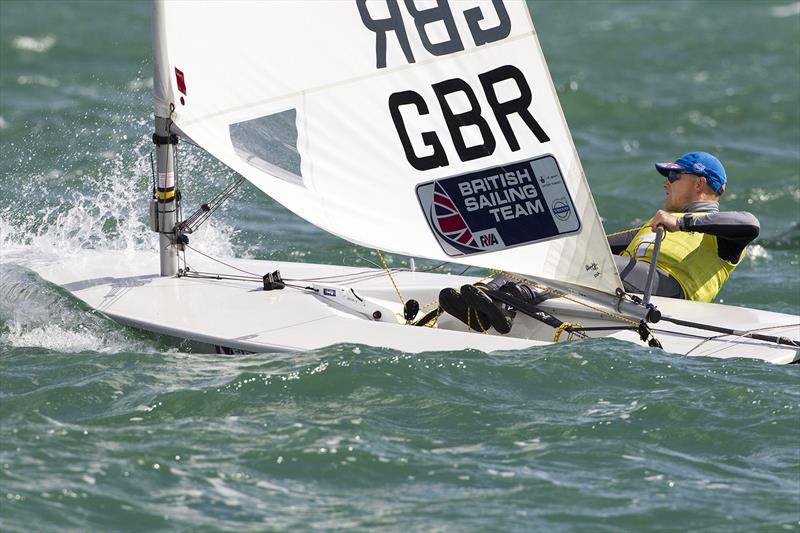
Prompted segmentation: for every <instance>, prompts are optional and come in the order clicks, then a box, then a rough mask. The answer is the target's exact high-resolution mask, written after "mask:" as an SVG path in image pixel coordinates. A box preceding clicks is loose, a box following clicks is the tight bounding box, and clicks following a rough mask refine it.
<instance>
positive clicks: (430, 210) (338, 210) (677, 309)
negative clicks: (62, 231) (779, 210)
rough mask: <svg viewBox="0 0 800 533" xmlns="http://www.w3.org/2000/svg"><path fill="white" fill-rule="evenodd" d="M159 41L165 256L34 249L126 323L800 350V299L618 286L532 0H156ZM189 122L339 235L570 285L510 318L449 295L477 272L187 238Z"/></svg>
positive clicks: (306, 341)
mask: <svg viewBox="0 0 800 533" xmlns="http://www.w3.org/2000/svg"><path fill="white" fill-rule="evenodd" d="M212 35H213V39H212V38H210V36H212ZM153 45H154V88H153V93H154V97H155V134H154V136H153V140H154V143H155V144H156V149H155V151H156V168H157V178H156V181H157V184H156V187H155V189H156V190H155V197H154V199H153V202H152V204H151V215H152V216H151V220H152V226H153V229H154V230H156V231H158V232H159V239H160V250H161V251H160V273H158V274H157V273H156V268H155V263H154V261H155V258H154V257H151V256H150V255H149V254H146V253H144V252H113V253H112V252H105V251H89V252H83V251H82V253H81V254H80V255H79V256H76V257H75V258H73V259H70V260H64V261H60V262H59V263H58V264H42V265H39V266H38V267H37V270H38V271H39V272H40V274H41V275H42V276H43V277H44V278H46V279H48V280H50V281H52V282H54V283H56V284H59V285H61V286H63V287H65V288H66V289H67V290H69V291H70V292H71V293H73V294H74V295H75V296H77V297H78V298H80V299H82V300H84V301H86V302H87V303H88V304H89V305H91V306H93V307H94V308H96V309H98V310H100V311H102V312H103V313H105V314H106V315H108V316H109V317H111V318H113V319H115V320H117V321H119V322H121V323H123V324H127V325H132V326H135V327H138V328H142V329H145V330H149V331H153V332H158V333H163V334H167V335H171V336H175V337H178V338H185V339H191V340H193V341H198V342H203V343H206V344H208V345H211V346H214V347H216V349H217V350H222V351H225V352H227V353H232V352H236V351H247V352H264V351H275V350H310V349H315V348H321V347H324V346H327V345H331V344H334V343H361V344H368V345H375V346H384V347H388V348H392V349H398V350H403V351H410V352H421V351H430V350H457V349H464V348H476V349H480V350H483V351H487V352H488V351H496V350H508V349H520V348H526V347H530V346H536V345H544V344H550V343H553V342H565V341H567V340H568V339H570V338H575V337H579V338H583V337H611V338H616V339H622V340H626V341H630V342H634V343H639V344H643V343H644V344H645V345H646V344H650V345H651V346H662V347H663V349H664V350H666V351H669V352H673V353H676V354H685V355H690V356H713V357H721V358H725V357H750V358H759V359H764V360H767V361H771V362H775V363H790V362H795V361H798V360H800V348H798V343H797V340H798V339H800V317H797V316H793V315H786V314H779V313H772V312H767V311H761V310H754V309H745V308H740V307H731V306H723V305H717V304H705V303H697V302H690V301H682V300H670V299H665V298H657V297H653V298H648V295H644V298H643V299H642V298H639V297H637V296H636V295H629V294H625V291H624V290H623V288H622V283H621V281H620V277H619V273H618V272H617V270H616V268H615V265H614V262H613V260H612V256H611V251H610V249H609V246H608V243H607V241H606V238H605V231H604V228H603V225H602V223H601V221H600V217H599V216H598V212H597V209H596V206H595V203H594V200H593V198H592V194H591V192H590V189H589V185H588V183H587V181H586V178H585V175H584V172H583V169H582V167H581V163H580V160H579V158H578V154H577V152H576V150H575V146H574V144H573V141H572V137H571V135H570V131H569V129H568V127H567V124H566V121H565V119H564V115H563V112H562V110H561V106H560V103H559V100H558V97H557V95H556V92H555V88H554V86H553V83H552V81H551V79H550V74H549V71H548V69H547V65H546V63H545V59H544V56H543V55H542V52H541V48H540V46H539V42H538V39H537V35H536V31H535V30H534V27H533V25H532V22H531V18H530V15H529V13H528V9H527V6H526V4H525V2H518V1H508V0H507V1H503V0H491V1H489V0H485V1H478V0H475V1H473V0H465V1H460V2H453V3H448V2H445V1H441V2H415V1H411V0H406V1H398V0H376V1H369V2H367V1H365V0H348V1H340V2H314V3H311V2H297V1H285V2H284V1H279V0H272V1H269V2H263V3H259V2H249V1H248V2H217V1H206V2H179V1H174V2H173V1H165V0H155V2H154V4H153ZM181 140H184V141H189V142H191V143H194V144H196V145H198V146H200V147H202V148H203V149H204V150H206V151H207V152H208V153H209V154H211V155H212V156H214V157H215V158H217V159H218V160H220V161H221V162H223V163H224V164H226V165H227V166H229V167H230V168H232V169H233V170H235V171H236V172H237V173H238V174H240V175H241V176H243V177H244V178H246V179H247V180H249V181H250V182H251V183H252V184H254V185H255V186H256V187H258V188H259V189H261V190H262V191H264V192H265V193H266V194H268V195H270V196H271V197H272V198H274V199H275V200H277V201H278V202H280V203H281V204H283V205H284V206H286V207H287V208H288V209H290V210H292V211H293V212H295V213H296V214H298V215H299V216H301V217H303V218H304V219H306V220H307V221H308V222H310V223H312V224H314V225H316V226H318V227H320V228H322V229H324V230H326V231H328V232H330V233H332V234H334V235H337V236H339V237H341V238H343V239H346V240H348V241H351V242H353V243H356V244H359V245H362V246H367V247H370V248H376V249H381V250H388V251H391V252H394V253H398V254H404V255H407V256H411V257H423V258H427V259H432V260H440V261H448V262H455V263H460V264H463V265H471V266H475V267H482V268H485V269H491V270H490V271H492V272H503V273H506V274H508V275H510V276H512V277H515V278H517V279H520V280H522V281H524V282H526V283H530V284H534V285H535V286H537V287H540V288H541V289H542V290H550V291H557V293H558V294H560V295H562V297H560V298H555V299H550V300H547V301H546V302H544V303H543V304H540V305H539V306H537V307H535V308H526V307H525V306H524V305H521V304H520V305H519V306H518V307H517V309H518V312H517V318H516V320H515V322H514V325H513V329H512V330H511V332H510V333H509V334H508V335H498V334H496V333H495V332H494V331H493V330H489V331H488V332H486V331H481V330H482V329H483V327H482V326H481V325H479V324H470V325H465V324H462V323H461V322H459V321H458V320H456V319H455V318H453V317H451V316H448V315H446V314H441V313H440V312H438V311H437V309H438V305H437V301H436V299H437V297H438V293H439V291H440V290H441V289H442V288H444V287H459V286H461V285H463V284H467V283H474V282H476V281H478V278H475V277H465V276H451V275H445V274H437V273H424V272H415V271H413V269H393V270H390V269H389V268H388V267H387V268H386V269H385V270H381V269H364V268H354V267H341V266H330V265H314V264H304V263H279V262H270V261H254V260H230V259H226V260H225V262H224V264H223V263H221V262H219V261H216V260H213V258H209V257H207V256H205V255H203V254H201V253H198V252H197V251H195V249H194V248H193V245H194V243H192V244H191V245H190V244H189V237H190V236H191V232H192V230H193V229H194V228H196V226H197V224H199V223H200V222H202V220H203V219H205V218H206V217H207V216H208V215H209V214H210V212H211V211H213V209H214V208H216V207H217V204H218V202H217V203H214V202H212V203H209V204H207V205H204V206H203V208H201V209H200V210H198V211H197V212H196V213H194V214H193V215H191V216H189V217H187V218H183V217H182V210H181V205H180V202H181V199H180V194H179V192H178V185H179V184H178V180H177V177H176V176H177V167H176V159H177V157H176V154H177V151H178V143H179V142H180V141H181ZM229 193H230V190H229V191H227V192H224V194H222V195H221V197H224V196H225V195H226V194H229ZM200 248H202V247H201V246H200ZM121 254H122V256H121ZM159 274H160V275H159ZM510 303H512V304H513V303H515V302H510ZM417 308H419V310H417Z"/></svg>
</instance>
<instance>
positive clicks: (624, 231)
mask: <svg viewBox="0 0 800 533" xmlns="http://www.w3.org/2000/svg"><path fill="white" fill-rule="evenodd" d="M649 227H650V224H645V225H644V226H639V227H638V228H631V229H624V230H622V231H617V232H616V233H609V234H607V235H606V237H616V236H617V235H622V234H623V233H630V232H632V231H639V230H642V229H644V228H649Z"/></svg>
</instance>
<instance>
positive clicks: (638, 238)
mask: <svg viewBox="0 0 800 533" xmlns="http://www.w3.org/2000/svg"><path fill="white" fill-rule="evenodd" d="M686 214H687V213H672V215H674V216H676V217H682V216H684V215H686ZM691 214H692V215H694V216H705V215H707V214H708V213H691ZM652 221H653V219H652V218H651V219H650V220H648V221H647V225H646V226H645V227H644V228H642V229H641V230H639V231H638V232H637V233H636V235H634V237H633V240H632V241H631V242H630V244H629V245H628V247H627V248H625V250H624V251H623V252H622V253H621V254H620V255H623V256H626V257H632V258H634V259H636V260H637V261H644V262H646V263H650V262H651V260H652V255H653V244H654V243H655V238H656V234H655V233H654V232H653V231H651V230H650V224H651V223H652ZM744 254H745V252H744V251H742V255H741V256H740V257H739V260H738V261H737V262H736V263H729V262H728V261H725V260H724V259H722V258H720V257H719V255H717V237H716V236H715V235H709V234H707V233H699V232H696V231H675V232H666V233H665V237H664V240H662V241H661V250H660V251H659V255H658V268H660V269H661V270H663V271H664V272H666V273H667V274H669V275H670V276H672V277H673V278H675V280H676V281H677V282H678V284H679V285H680V286H681V289H683V295H684V298H686V299H687V300H697V301H700V302H710V301H711V300H713V299H714V298H715V297H716V296H717V293H718V292H719V290H720V289H721V288H722V285H723V284H724V283H725V280H727V279H728V276H730V275H731V272H733V269H735V268H736V266H737V265H738V264H739V263H740V262H741V260H742V258H743V257H744Z"/></svg>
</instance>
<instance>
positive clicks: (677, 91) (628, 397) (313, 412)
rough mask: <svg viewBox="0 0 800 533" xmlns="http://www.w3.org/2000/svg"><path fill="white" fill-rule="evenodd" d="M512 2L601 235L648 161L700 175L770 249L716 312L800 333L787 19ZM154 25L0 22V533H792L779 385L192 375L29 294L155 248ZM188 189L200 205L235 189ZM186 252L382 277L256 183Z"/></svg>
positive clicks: (798, 128) (524, 377)
mask: <svg viewBox="0 0 800 533" xmlns="http://www.w3.org/2000/svg"><path fill="white" fill-rule="evenodd" d="M530 6H531V8H532V11H533V18H534V23H535V24H536V28H537V31H538V33H539V39H540V41H541V43H542V46H543V49H544V52H545V56H546V57H547V60H548V63H549V66H550V69H551V73H552V76H553V79H554V82H555V83H556V85H557V87H558V90H559V96H560V98H561V103H562V106H563V108H564V112H565V114H566V117H567V120H568V122H569V124H570V128H571V130H572V133H573V136H574V139H575V143H576V146H577V149H578V152H579V154H580V157H581V160H582V163H583V166H584V169H585V171H586V174H587V176H588V179H589V183H590V185H591V187H592V191H593V193H594V196H595V199H596V202H597V205H598V210H599V212H600V214H601V216H602V217H603V219H604V224H605V227H606V229H607V230H608V231H614V230H617V229H622V228H626V227H630V226H631V225H633V224H637V223H640V222H641V221H643V220H645V219H647V218H649V217H650V216H651V215H652V213H653V212H654V211H655V210H656V209H657V208H658V207H660V206H661V204H662V202H663V192H662V190H661V188H660V183H661V179H660V178H659V177H658V176H657V175H656V173H655V172H654V170H653V167H652V163H653V162H654V161H666V160H670V159H674V158H675V157H677V156H678V155H680V154H682V153H684V152H686V151H690V150H707V151H711V152H713V153H716V154H717V155H718V156H719V157H720V158H721V159H722V161H723V162H724V164H725V166H726V169H727V171H728V176H729V179H730V183H729V187H728V193H727V194H726V195H725V196H724V197H723V208H725V209H731V210H747V211H750V212H752V213H753V214H755V215H756V216H757V217H758V218H759V220H760V221H761V225H762V230H761V236H760V237H759V239H758V240H757V241H756V242H755V243H754V244H753V245H751V246H750V248H749V250H748V252H749V254H748V257H747V259H746V260H745V261H744V262H743V264H742V265H741V266H740V267H739V268H738V269H737V270H736V272H735V273H734V275H733V276H732V278H731V280H730V281H729V282H728V283H727V285H726V286H725V287H724V289H723V290H722V292H721V293H720V295H719V298H718V301H723V302H724V303H726V304H732V305H745V306H749V307H756V308H761V309H770V310H774V311H780V312H788V313H793V314H800V268H798V263H800V4H797V3H790V2H731V1H716V2H701V3H698V2H600V1H593V2H571V1H561V2H531V3H530ZM149 9H150V7H149V4H148V3H144V2H122V1H120V2H21V1H14V0H12V1H9V0H2V1H0V154H1V155H2V156H1V157H0V530H3V531H56V530H57V531H61V530H75V531H86V530H101V531H120V530H124V531H152V530H177V531H217V530H227V531H263V530H297V529H301V530H306V529H348V530H349V529H368V528H380V529H387V530H408V529H410V530H422V531H429V530H443V531H450V530H453V531H465V530H486V531H503V530H516V531H531V530H533V531H620V530H628V531H645V530H646V531H687V530H691V531H743V532H744V531H747V532H750V531H783V530H800V379H799V377H800V367H799V366H798V365H793V366H785V367H783V366H772V365H768V364H764V363H761V362H755V361H745V360H727V361H719V360H714V359H705V358H698V359H684V358H679V357H675V356H671V355H668V354H664V353H660V352H658V351H656V350H653V349H648V348H643V347H638V346H634V345H631V344H627V343H622V342H614V341H611V342H608V341H590V342H579V343H568V344H560V345H557V346H551V347H547V348H537V349H529V350H523V351H516V352H508V353H503V354H492V355H487V354H484V353H481V352H474V351H460V352H446V353H426V354H422V355H409V354H404V353H399V352H392V351H388V350H384V349H380V348H376V347H367V346H353V345H338V346H333V347H330V348H327V349H324V350H320V351H316V352H310V353H304V354H293V355H278V354H254V355H249V356H243V357H227V356H219V355H203V354H196V353H195V354H189V353H186V350H187V347H186V346H182V345H179V344H175V343H173V342H170V341H168V340H166V339H163V338H160V337H155V336H152V335H148V334H144V333H141V332H138V331H135V330H131V329H128V328H124V327H121V326H119V325H117V324H115V323H114V322H112V321H110V320H108V319H106V318H105V317H103V316H102V315H99V314H97V313H95V312H93V311H92V310H90V309H88V308H87V307H86V306H85V305H83V304H82V303H80V302H78V301H76V300H75V299H74V298H72V297H71V296H69V294H68V293H66V292H65V291H63V290H61V289H58V288H56V287H53V286H52V285H49V284H47V283H46V282H44V281H42V280H41V279H40V278H38V277H37V276H36V275H35V274H33V273H32V272H31V271H30V270H29V269H28V268H26V266H29V265H30V264H32V262H34V261H36V259H37V257H40V256H42V255H44V254H49V253H53V252H56V253H57V252H58V250H74V249H76V248H82V247H83V248H86V247H101V246H102V247H112V248H116V249H126V248H138V249H149V248H152V247H153V236H152V234H151V233H149V232H148V231H147V230H146V228H145V227H144V223H145V218H144V216H143V214H144V213H143V211H144V199H145V198H146V197H147V194H148V191H149V183H150V182H149V179H150V178H149V172H150V170H149V165H150V163H149V159H148V154H149V151H150V148H151V144H150V142H149V136H150V135H151V134H152V126H151V112H152V106H151V100H150V92H149V91H150V84H151V77H152V76H151V74H150V59H149V58H150V36H149ZM181 165H182V172H183V176H184V182H183V183H184V192H185V195H186V197H187V198H188V200H187V201H188V202H189V203H190V204H191V205H196V204H197V203H199V202H201V201H203V200H205V199H207V197H208V195H210V194H212V193H213V192H214V191H215V190H217V188H218V187H220V186H222V185H224V184H226V183H228V181H229V179H230V177H231V175H230V173H229V172H228V171H226V170H225V169H224V168H222V167H221V166H220V165H218V164H217V163H215V162H214V161H211V160H209V158H207V157H206V156H204V155H203V154H202V153H199V152H197V151H195V150H193V149H191V148H189V147H184V148H182V161H181ZM200 242H202V245H203V249H204V250H205V251H208V252H210V253H213V254H215V255H219V256H249V257H256V258H270V259H288V260H294V261H298V260H299V261H313V262H321V263H335V264H349V265H364V264H367V260H368V259H369V258H370V257H371V256H370V251H369V250H365V249H362V248H359V247H357V246H354V245H351V244H349V243H346V242H344V241H341V240H339V239H337V238H335V237H332V236H330V235H328V234H326V233H324V232H321V231H320V230H317V229H316V228H313V227H311V226H310V225H308V224H307V223H305V222H303V221H302V220H300V219H299V218H297V217H296V216H294V215H293V214H291V213H289V212H288V211H286V210H285V209H283V208H282V207H280V206H278V205H277V204H275V203H274V202H273V201H272V200H270V199H268V198H266V197H264V196H263V195H262V194H261V193H260V192H258V191H257V190H256V189H255V188H254V187H250V186H245V188H244V189H243V190H242V191H240V193H238V196H237V202H236V203H235V204H231V205H230V206H229V207H228V208H227V209H225V210H223V212H221V214H220V216H219V217H218V218H217V219H216V220H214V222H213V223H212V225H211V226H210V227H208V228H206V229H205V230H204V231H203V232H202V233H201V234H199V235H197V236H196V237H195V240H194V243H195V244H197V243H200ZM12 250H13V251H14V252H15V253H14V254H13V257H15V260H14V261H13V262H10V261H7V260H3V253H4V251H6V252H7V251H12ZM20 250H23V251H24V254H23V255H22V257H25V259H19V258H20V257H21V256H20V254H19V253H18V252H19V251H20ZM6 256H7V257H11V254H6ZM388 259H389V261H390V262H391V261H397V262H399V261H402V260H404V258H401V257H399V256H392V255H389V256H388ZM422 263H424V262H422Z"/></svg>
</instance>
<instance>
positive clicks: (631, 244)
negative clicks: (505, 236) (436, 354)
mask: <svg viewBox="0 0 800 533" xmlns="http://www.w3.org/2000/svg"><path fill="white" fill-rule="evenodd" d="M656 170H658V172H659V173H660V174H661V175H662V176H664V178H665V180H664V183H663V187H664V191H665V192H666V194H667V197H666V200H665V201H664V209H660V210H658V211H656V214H655V215H654V216H653V218H651V219H650V220H649V221H648V222H647V224H645V225H644V226H642V227H641V228H634V229H631V230H629V231H626V232H621V233H619V234H615V235H613V236H611V237H609V239H608V242H609V245H610V246H611V251H612V253H614V254H615V255H614V261H615V263H616V265H617V269H618V270H619V273H620V277H621V278H622V283H623V286H624V288H625V290H626V291H628V292H634V293H643V292H644V287H645V284H646V280H647V272H648V270H649V268H650V262H651V259H652V251H653V244H654V243H655V237H656V233H655V231H656V228H658V227H659V226H661V227H663V228H664V229H665V230H666V231H667V234H666V236H665V238H664V240H663V241H662V243H661V250H660V252H659V256H658V261H657V264H656V275H655V276H653V278H654V279H653V287H652V294H654V295H657V296H666V297H671V298H684V299H687V300H697V301H703V302H710V301H712V300H713V299H714V297H715V296H716V295H717V293H718V292H719V290H720V289H721V288H722V285H723V284H724V283H725V281H726V280H727V279H728V276H730V274H731V272H733V270H734V269H735V268H736V266H737V265H738V264H739V262H740V261H741V260H742V258H743V257H744V254H745V248H746V247H747V245H748V244H750V242H752V241H753V239H755V238H756V237H758V233H759V229H760V227H759V223H758V220H757V219H756V217H754V216H753V215H752V214H750V213H747V212H744V211H739V212H721V211H720V210H719V198H720V196H722V195H723V194H724V193H725V185H726V183H727V177H726V174H725V168H724V167H723V166H722V163H720V161H719V159H717V158H716V157H714V156H713V155H711V154H709V153H707V152H689V153H687V154H684V155H682V156H681V157H680V158H678V159H677V160H676V161H675V162H674V163H656ZM487 289H489V290H491V289H494V290H497V289H499V290H501V291H504V292H508V293H510V294H512V295H513V296H515V297H517V298H522V299H524V300H526V301H529V302H531V303H534V304H535V303H538V302H541V301H542V300H544V299H545V298H546V297H547V296H546V295H545V294H540V293H538V292H537V291H535V290H534V289H532V288H531V287H530V286H527V285H523V284H519V283H514V282H512V281H511V280H510V279H508V278H505V277H503V276H497V277H496V278H494V279H493V280H491V281H490V282H489V283H487V284H476V285H464V286H463V287H461V292H460V293H459V292H458V291H456V290H455V289H444V290H442V291H441V292H440V293H439V303H440V305H441V306H442V309H444V310H445V311H446V312H448V313H450V314H452V315H454V316H456V317H457V318H459V319H460V320H462V321H463V322H467V323H469V324H470V325H471V327H475V328H476V329H477V328H481V327H482V328H484V329H488V324H491V326H493V327H494V328H495V329H496V330H497V331H498V332H500V333H508V332H509V331H510V330H511V325H512V321H513V318H514V314H515V312H514V309H512V308H509V307H508V306H506V305H503V304H501V303H500V302H496V301H493V300H492V299H491V297H490V296H489V295H488V294H487V293H486V290H487Z"/></svg>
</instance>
